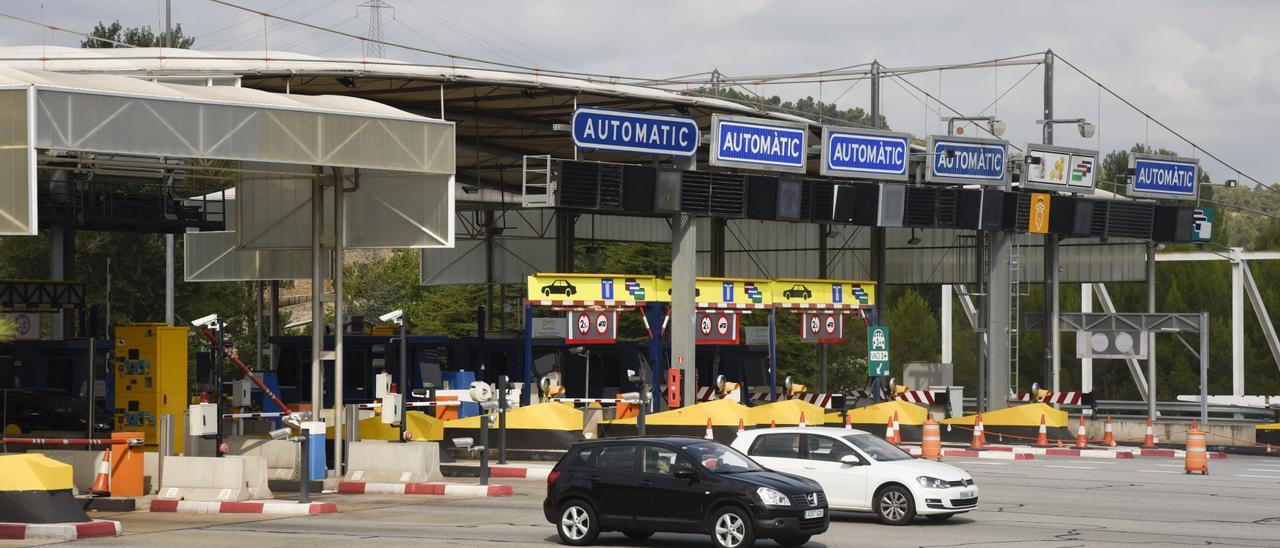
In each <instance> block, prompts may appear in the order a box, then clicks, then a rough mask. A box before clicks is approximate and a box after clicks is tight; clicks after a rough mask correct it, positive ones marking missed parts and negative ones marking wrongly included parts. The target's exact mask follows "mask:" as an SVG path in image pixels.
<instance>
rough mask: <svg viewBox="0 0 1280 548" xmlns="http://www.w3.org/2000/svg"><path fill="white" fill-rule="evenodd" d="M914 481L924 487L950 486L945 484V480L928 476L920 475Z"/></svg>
mask: <svg viewBox="0 0 1280 548" xmlns="http://www.w3.org/2000/svg"><path fill="white" fill-rule="evenodd" d="M916 482H917V483H919V484H920V486H921V487H924V488H925V489H946V488H948V487H951V486H950V485H947V482H946V481H943V480H940V479H938V478H935V477H930V476H920V477H918V478H916Z"/></svg>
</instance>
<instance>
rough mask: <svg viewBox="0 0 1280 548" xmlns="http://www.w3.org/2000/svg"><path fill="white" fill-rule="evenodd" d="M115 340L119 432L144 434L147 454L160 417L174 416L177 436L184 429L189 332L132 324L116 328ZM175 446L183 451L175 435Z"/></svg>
mask: <svg viewBox="0 0 1280 548" xmlns="http://www.w3.org/2000/svg"><path fill="white" fill-rule="evenodd" d="M115 335H116V346H115V359H114V360H112V366H113V369H114V375H115V386H116V388H115V419H116V420H115V430H116V431H117V432H125V431H129V432H142V433H143V437H144V440H145V441H144V447H145V448H146V450H147V451H155V450H156V449H157V448H158V447H159V444H160V436H159V432H158V431H157V429H156V425H157V423H158V422H159V416H160V415H163V414H169V415H172V416H173V420H174V421H175V423H174V431H175V432H182V431H184V429H185V427H186V425H184V424H183V422H182V421H183V413H182V412H183V410H184V409H185V408H186V406H187V401H188V399H187V398H188V392H187V328H186V327H173V326H170V325H166V324H162V323H149V324H134V325H130V326H124V327H117V328H116V329H115ZM215 413H216V412H215ZM214 424H216V422H215V423H214ZM173 443H174V448H173V450H174V451H175V452H182V450H183V438H182V437H181V436H175V437H174V442H173Z"/></svg>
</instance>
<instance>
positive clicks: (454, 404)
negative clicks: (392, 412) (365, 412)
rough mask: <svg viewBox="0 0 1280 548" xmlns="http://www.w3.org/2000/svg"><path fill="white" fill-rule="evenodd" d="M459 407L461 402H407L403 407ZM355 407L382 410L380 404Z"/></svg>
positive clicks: (362, 404) (357, 405)
mask: <svg viewBox="0 0 1280 548" xmlns="http://www.w3.org/2000/svg"><path fill="white" fill-rule="evenodd" d="M459 405H462V402H457V401H411V402H409V403H406V404H404V406H405V407H408V408H414V407H457V406H459ZM356 407H357V408H359V409H382V404H381V403H360V404H356Z"/></svg>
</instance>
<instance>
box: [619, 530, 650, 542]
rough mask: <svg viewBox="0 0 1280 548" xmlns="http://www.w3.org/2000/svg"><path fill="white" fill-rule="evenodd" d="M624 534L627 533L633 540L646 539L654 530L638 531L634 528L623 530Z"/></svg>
mask: <svg viewBox="0 0 1280 548" xmlns="http://www.w3.org/2000/svg"><path fill="white" fill-rule="evenodd" d="M622 534H624V535H626V536H627V538H629V539H631V540H644V539H647V538H649V537H651V536H653V531H637V530H634V529H633V530H629V531H623V532H622Z"/></svg>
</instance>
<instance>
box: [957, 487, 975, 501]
mask: <svg viewBox="0 0 1280 548" xmlns="http://www.w3.org/2000/svg"><path fill="white" fill-rule="evenodd" d="M977 495H978V493H976V492H975V491H973V490H972V489H969V490H966V491H961V492H960V498H965V499H971V498H973V497H975V496H977Z"/></svg>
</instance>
